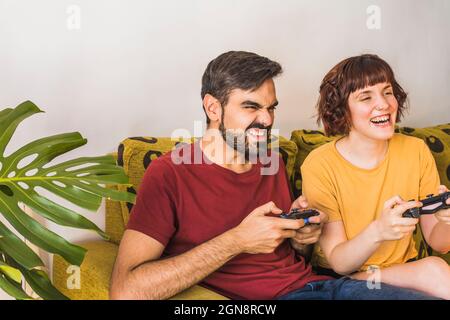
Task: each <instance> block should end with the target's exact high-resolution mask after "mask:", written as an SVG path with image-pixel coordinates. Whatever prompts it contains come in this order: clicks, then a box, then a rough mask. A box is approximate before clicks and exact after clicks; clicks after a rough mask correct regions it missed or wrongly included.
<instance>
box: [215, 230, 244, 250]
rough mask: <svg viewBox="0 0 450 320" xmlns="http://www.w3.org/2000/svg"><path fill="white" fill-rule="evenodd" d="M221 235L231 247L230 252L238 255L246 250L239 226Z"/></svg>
mask: <svg viewBox="0 0 450 320" xmlns="http://www.w3.org/2000/svg"><path fill="white" fill-rule="evenodd" d="M221 237H222V240H223V242H224V245H225V246H226V247H227V248H230V252H231V253H232V254H233V255H238V254H241V253H243V252H244V251H245V244H244V241H243V239H242V237H241V235H240V232H239V229H237V227H235V228H233V229H230V230H228V231H227V232H225V233H223V234H222V235H221Z"/></svg>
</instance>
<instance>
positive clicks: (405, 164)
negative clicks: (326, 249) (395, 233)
mask: <svg viewBox="0 0 450 320" xmlns="http://www.w3.org/2000/svg"><path fill="white" fill-rule="evenodd" d="M336 141H337V140H335V141H332V142H329V143H327V144H325V145H323V146H321V147H319V148H317V149H315V150H314V151H312V152H311V153H310V154H309V155H308V157H307V158H306V159H305V161H304V163H303V165H302V167H301V173H302V178H303V194H304V195H305V196H306V199H307V200H308V203H309V205H310V207H312V208H316V209H318V210H321V211H323V212H325V213H327V214H328V215H329V221H330V222H332V221H342V222H343V224H344V227H345V233H346V235H347V239H349V240H350V239H352V238H354V237H355V236H356V235H358V234H359V233H361V232H362V231H363V230H364V229H365V228H366V227H367V226H368V225H369V224H370V223H371V222H372V221H374V220H376V219H378V218H379V216H380V214H381V211H382V209H383V205H384V202H385V201H386V200H388V199H389V198H392V197H393V196H395V195H399V196H400V197H401V198H402V199H403V200H405V201H408V200H412V199H416V200H417V199H422V198H425V197H426V196H427V195H429V194H435V193H436V192H437V188H438V186H439V174H438V171H437V169H436V163H435V161H434V158H433V156H432V154H431V152H430V150H429V149H428V146H427V145H426V144H425V143H424V142H423V141H422V140H421V139H418V138H414V137H410V136H405V135H402V134H395V135H394V136H393V137H392V138H391V139H390V140H389V145H388V151H387V153H386V157H385V158H384V160H383V161H382V162H381V163H380V164H378V166H377V167H375V168H373V169H369V170H367V169H362V168H359V167H356V166H354V165H353V164H351V163H350V162H349V161H347V160H346V159H345V158H344V157H343V156H342V155H341V154H340V153H339V152H338V150H337V149H336ZM416 256H417V251H416V249H415V244H414V240H413V238H412V235H411V236H408V237H405V238H403V239H401V240H396V241H385V242H383V243H382V244H381V245H380V246H379V248H378V249H377V250H376V251H375V252H374V254H373V255H372V256H371V257H370V258H369V260H367V261H366V263H365V264H364V266H363V267H362V268H361V271H362V270H367V269H368V267H369V266H371V265H376V266H378V267H380V268H384V267H387V266H391V265H393V264H398V263H405V262H406V261H408V260H409V259H412V258H414V257H416ZM314 259H315V262H316V263H317V264H318V265H319V266H322V267H326V268H329V265H328V263H327V261H326V259H325V257H324V255H323V253H322V251H321V250H320V247H319V246H318V245H316V248H315V258H314Z"/></svg>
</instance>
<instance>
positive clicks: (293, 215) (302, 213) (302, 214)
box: [280, 209, 320, 226]
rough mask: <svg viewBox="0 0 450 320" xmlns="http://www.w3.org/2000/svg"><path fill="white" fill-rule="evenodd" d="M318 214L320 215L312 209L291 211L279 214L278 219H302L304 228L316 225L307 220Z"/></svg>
mask: <svg viewBox="0 0 450 320" xmlns="http://www.w3.org/2000/svg"><path fill="white" fill-rule="evenodd" d="M319 214H320V213H319V211H317V210H314V209H306V210H300V209H292V211H291V212H289V213H282V214H280V217H281V218H283V219H303V221H304V222H305V226H306V225H308V224H317V223H311V222H309V218H311V217H315V216H318V215H319Z"/></svg>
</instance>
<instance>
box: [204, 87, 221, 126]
mask: <svg viewBox="0 0 450 320" xmlns="http://www.w3.org/2000/svg"><path fill="white" fill-rule="evenodd" d="M203 108H204V109H205V113H206V115H207V116H208V118H209V120H210V121H211V123H214V122H219V121H220V119H221V117H222V108H221V104H220V102H219V100H217V99H216V98H214V97H213V96H212V95H210V94H209V93H208V94H206V95H205V97H204V98H203Z"/></svg>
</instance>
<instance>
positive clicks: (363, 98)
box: [361, 97, 370, 101]
mask: <svg viewBox="0 0 450 320" xmlns="http://www.w3.org/2000/svg"><path fill="white" fill-rule="evenodd" d="M369 100H370V97H362V98H361V101H369Z"/></svg>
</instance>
